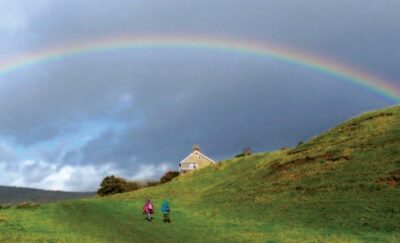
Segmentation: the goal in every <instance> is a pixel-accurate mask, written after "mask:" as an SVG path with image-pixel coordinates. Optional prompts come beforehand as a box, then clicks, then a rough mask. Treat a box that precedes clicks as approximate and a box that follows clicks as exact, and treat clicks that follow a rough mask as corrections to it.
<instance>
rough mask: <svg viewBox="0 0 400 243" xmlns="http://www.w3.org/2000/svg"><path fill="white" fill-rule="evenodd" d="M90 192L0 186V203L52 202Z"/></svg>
mask: <svg viewBox="0 0 400 243" xmlns="http://www.w3.org/2000/svg"><path fill="white" fill-rule="evenodd" d="M94 195H95V193H91V192H64V191H49V190H40V189H32V188H23V187H9V186H0V204H8V203H20V202H53V201H60V200H65V199H78V198H85V197H92V196H94Z"/></svg>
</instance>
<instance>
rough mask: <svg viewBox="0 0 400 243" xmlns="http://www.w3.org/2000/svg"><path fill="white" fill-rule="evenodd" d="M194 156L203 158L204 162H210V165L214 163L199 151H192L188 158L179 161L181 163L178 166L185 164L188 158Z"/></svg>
mask: <svg viewBox="0 0 400 243" xmlns="http://www.w3.org/2000/svg"><path fill="white" fill-rule="evenodd" d="M195 155H200V156H203V157H204V158H205V159H206V160H208V161H210V162H212V163H214V164H215V161H214V160H212V159H210V158H209V157H207V156H206V155H205V154H203V153H202V152H200V151H198V150H195V151H193V152H192V153H191V154H189V155H188V156H186V158H184V159H183V160H181V162H179V164H182V163H185V162H187V160H188V159H189V158H190V157H192V156H195Z"/></svg>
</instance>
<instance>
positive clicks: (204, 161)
mask: <svg viewBox="0 0 400 243" xmlns="http://www.w3.org/2000/svg"><path fill="white" fill-rule="evenodd" d="M210 164H215V161H214V160H212V159H210V158H209V157H207V156H206V155H205V154H203V153H202V152H201V150H200V147H199V145H197V144H196V145H193V149H192V153H191V154H189V155H188V156H187V157H186V158H184V159H183V160H182V161H181V162H179V172H180V173H181V174H184V173H186V172H188V171H192V170H196V169H199V168H203V167H205V166H207V165H210Z"/></svg>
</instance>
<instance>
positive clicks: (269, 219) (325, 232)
mask: <svg viewBox="0 0 400 243" xmlns="http://www.w3.org/2000/svg"><path fill="white" fill-rule="evenodd" d="M147 197H151V198H152V199H153V201H154V203H155V205H156V207H157V208H156V209H157V211H156V214H155V220H154V221H153V222H151V223H149V222H147V221H145V220H144V216H143V215H142V214H141V209H142V204H143V202H144V200H145V199H146V198H147ZM164 198H167V199H169V200H170V203H171V210H172V213H171V218H172V223H171V224H164V223H162V221H161V213H160V209H159V208H160V207H161V202H162V200H163V199H164ZM399 202H400V107H391V108H388V109H384V110H378V111H373V112H369V113H365V114H363V115H361V116H359V117H356V118H354V119H351V120H349V121H347V122H345V123H343V124H341V125H339V126H337V127H336V128H333V129H331V130H329V131H327V132H325V133H324V134H322V135H320V136H317V137H315V138H312V139H310V140H309V141H307V142H306V143H304V144H302V145H299V146H297V147H294V148H287V149H281V150H278V151H274V152H269V153H260V154H255V155H252V156H247V157H243V158H237V159H232V160H227V161H222V162H220V163H218V164H216V165H214V166H210V167H207V168H205V169H201V170H197V171H195V172H193V173H188V174H185V175H183V176H179V177H178V178H176V179H175V180H174V181H173V182H171V183H167V184H164V185H160V186H155V187H150V188H145V189H141V190H138V191H135V192H130V193H124V194H119V195H116V196H112V197H107V198H93V199H81V200H71V201H64V202H59V203H50V204H42V205H40V206H39V207H30V206H29V205H28V206H26V207H21V208H19V209H17V208H16V207H11V208H6V209H1V210H0V242H21V241H37V242H223V241H226V242H294V241H302V242H366V241H369V242H396V241H397V242H399V240H400V203H399Z"/></svg>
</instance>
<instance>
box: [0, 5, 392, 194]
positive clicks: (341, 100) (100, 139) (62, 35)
mask: <svg viewBox="0 0 400 243" xmlns="http://www.w3.org/2000/svg"><path fill="white" fill-rule="evenodd" d="M1 3H2V2H0V6H3V5H4V4H1ZM399 5H400V3H399V2H398V1H397V0H393V1H385V2H380V3H377V2H376V1H361V0H356V1H350V2H349V1H319V0H309V1H281V0H279V1H231V0H230V1H110V2H101V3H100V2H98V1H84V2H82V1H40V2H36V1H35V2H28V1H20V2H16V4H14V5H13V7H12V9H11V10H9V11H7V8H6V7H5V8H2V9H5V10H3V11H4V16H6V17H5V18H4V21H6V22H8V24H5V22H4V21H3V23H1V24H0V30H1V31H2V33H4V35H3V34H2V35H1V36H0V42H1V44H2V45H0V56H1V57H3V56H4V57H7V56H8V55H9V54H10V53H20V52H26V51H29V50H35V49H41V48H47V47H50V46H59V45H62V44H64V43H71V42H75V41H78V42H82V41H85V40H92V39H97V38H108V37H113V36H120V35H132V36H135V35H138V36H140V35H143V34H150V35H151V34H155V35H162V34H165V35H174V34H182V35H185V34H187V35H190V34H199V35H207V36H226V37H231V38H233V39H250V40H253V39H255V40H258V41H260V42H262V41H263V40H266V41H272V42H278V43H281V44H283V45H288V46H292V47H293V48H298V49H304V50H309V51H312V52H315V53H318V54H320V55H324V56H329V57H331V58H334V59H337V60H338V61H339V60H344V61H346V62H349V63H352V64H354V65H355V66H359V67H360V68H362V69H367V70H370V71H371V72H375V73H377V74H380V75H382V76H385V77H388V78H391V79H393V80H398V79H399V77H400V73H399V70H398V68H397V65H396V64H397V63H399V62H400V53H399V49H398V48H397V45H398V43H399V42H400V39H399V38H400V30H399V29H398V28H399V27H398V25H397V23H398V22H399V21H400V17H399V16H400V14H399V11H400V10H399V9H400V6H399ZM4 6H6V5H4ZM6 12H8V15H5V13H6ZM2 14H3V13H2ZM2 16H3V15H2ZM0 99H1V102H0V135H1V137H5V138H7V139H8V140H10V141H13V143H15V144H16V146H17V147H20V148H22V149H26V150H29V149H31V150H32V148H35V147H34V146H45V147H46V144H52V143H55V144H57V141H59V140H62V141H63V144H62V145H57V146H50V145H48V148H47V149H45V151H42V150H40V151H38V152H37V158H24V159H29V161H24V162H21V165H20V167H18V169H17V170H15V172H13V173H14V174H12V173H11V172H10V176H9V177H8V178H9V180H10V181H15V183H16V184H18V185H20V184H24V183H25V184H29V183H36V184H35V185H38V186H41V185H46V184H49V183H50V184H51V185H52V188H55V187H61V188H68V189H80V190H83V189H87V188H93V187H94V186H95V185H96V183H97V180H100V178H101V177H102V176H104V175H106V174H107V173H122V174H123V175H124V176H127V177H131V178H132V177H140V176H142V177H143V176H158V175H159V174H160V173H162V169H164V168H166V167H170V168H171V169H176V166H177V162H178V161H179V160H180V159H182V158H183V157H184V156H186V155H187V153H188V152H190V149H191V146H192V144H194V143H199V144H200V145H201V147H202V148H203V149H204V151H205V152H206V153H207V154H209V155H210V156H211V157H213V158H216V159H223V158H226V157H230V156H232V155H234V154H235V153H237V152H239V151H240V150H241V149H242V148H243V147H245V146H250V147H252V148H253V149H254V150H255V151H266V150H272V149H277V148H279V147H282V146H292V145H295V144H296V143H297V142H298V141H300V140H306V139H308V138H310V137H311V136H314V135H316V134H318V133H320V132H321V131H323V130H325V129H327V128H329V127H331V126H333V125H334V124H337V123H339V122H341V121H342V120H344V119H346V118H348V117H350V116H354V115H355V114H357V113H359V112H362V111H365V110H369V109H373V108H378V107H383V106H385V105H389V104H392V102H391V101H388V100H386V99H385V98H382V97H379V96H376V95H374V94H371V93H369V92H367V91H365V90H361V89H359V88H357V87H354V86H351V85H349V84H348V82H346V81H344V80H338V79H336V78H333V77H328V76H326V75H323V74H318V73H316V72H314V71H310V70H304V69H303V68H300V67H296V66H293V65H286V64H283V63H277V62H274V61H271V60H268V59H264V58H257V57H253V56H246V55H239V54H234V53H229V52H224V51H217V52H213V51H205V50H204V51H201V50H188V49H185V50H178V49H173V48H171V49H162V50H151V49H148V50H125V51H114V52H104V53H96V54H90V55H80V56H74V57H69V58H66V59H63V60H58V61H54V62H50V63H42V64H39V65H34V66H31V67H26V68H24V69H21V70H19V71H17V72H13V73H10V74H8V75H5V76H1V77H0ZM92 124H93V125H92ZM96 126H98V127H96ZM89 128H90V129H92V130H94V131H96V132H92V133H90V132H89V131H91V130H90V129H89ZM85 131H87V132H85ZM86 133H90V134H86ZM82 134H83V135H82ZM81 136H82V137H85V136H86V137H87V138H82V139H81V138H80V137H81ZM43 144H44V145H43ZM7 148H8V147H5V145H4V146H3V147H1V146H0V160H1V159H2V158H4V159H3V160H4V161H8V162H7V164H6V165H7V166H9V165H10V163H11V162H10V161H16V160H17V159H16V156H14V154H15V153H16V152H15V151H14V150H12V148H10V149H9V150H7ZM31 155H32V152H31ZM13 156H14V157H13ZM39 160H40V161H39ZM158 165H162V166H161V167H160V168H162V169H159V170H157V169H154V168H157V166H158ZM1 166H2V165H1V164H0V168H1ZM146 166H147V167H146ZM33 167H34V168H36V169H33ZM149 168H153V172H151V171H149ZM29 170H32V171H34V172H35V173H34V174H32V176H29V177H28V176H26V177H24V180H18V178H19V176H21V175H22V176H23V174H24V173H26V172H27V171H29ZM154 171H155V172H154ZM85 172H87V173H88V174H89V175H90V177H91V179H90V180H89V181H87V182H82V183H81V184H76V182H74V181H73V180H72V179H71V175H72V174H76V175H77V176H78V177H79V178H82V181H84V180H85V178H88V177H87V176H85ZM38 178H42V180H39V179H38ZM57 178H63V179H62V181H61V182H59V181H57ZM1 182H2V183H6V182H4V180H3V181H1Z"/></svg>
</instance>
